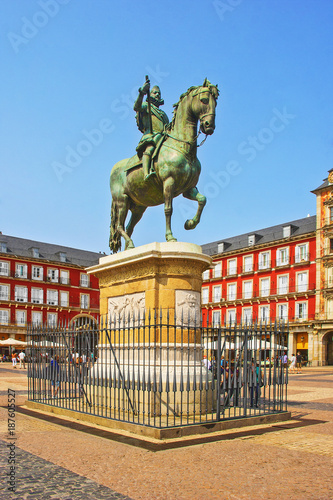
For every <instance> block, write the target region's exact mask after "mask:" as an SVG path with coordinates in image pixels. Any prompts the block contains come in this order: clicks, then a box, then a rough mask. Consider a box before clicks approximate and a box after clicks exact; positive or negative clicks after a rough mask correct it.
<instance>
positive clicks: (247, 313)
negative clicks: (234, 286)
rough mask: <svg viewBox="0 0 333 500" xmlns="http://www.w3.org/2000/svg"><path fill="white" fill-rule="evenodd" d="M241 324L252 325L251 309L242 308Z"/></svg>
mask: <svg viewBox="0 0 333 500" xmlns="http://www.w3.org/2000/svg"><path fill="white" fill-rule="evenodd" d="M243 323H252V308H251V307H244V309H243Z"/></svg>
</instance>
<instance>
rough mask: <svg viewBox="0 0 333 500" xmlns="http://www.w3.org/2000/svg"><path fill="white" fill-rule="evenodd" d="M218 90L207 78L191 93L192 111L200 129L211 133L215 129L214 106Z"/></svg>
mask: <svg viewBox="0 0 333 500" xmlns="http://www.w3.org/2000/svg"><path fill="white" fill-rule="evenodd" d="M218 95H219V90H218V88H217V85H212V84H211V83H210V82H209V80H207V78H205V81H204V83H203V85H202V86H201V87H196V88H195V90H194V91H193V93H192V97H193V101H192V112H193V114H194V115H195V117H196V118H197V119H198V120H200V130H201V132H203V133H204V134H207V135H211V134H212V133H213V132H214V130H215V108H216V104H217V98H218Z"/></svg>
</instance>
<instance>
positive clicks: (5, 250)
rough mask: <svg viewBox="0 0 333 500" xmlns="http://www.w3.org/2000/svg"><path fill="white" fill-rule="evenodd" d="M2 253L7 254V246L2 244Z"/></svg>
mask: <svg viewBox="0 0 333 500" xmlns="http://www.w3.org/2000/svg"><path fill="white" fill-rule="evenodd" d="M0 252H1V253H7V244H6V243H2V242H0Z"/></svg>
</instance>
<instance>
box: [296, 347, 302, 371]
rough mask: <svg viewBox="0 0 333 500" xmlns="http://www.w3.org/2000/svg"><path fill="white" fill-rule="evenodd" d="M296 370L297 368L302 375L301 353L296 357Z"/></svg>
mask: <svg viewBox="0 0 333 500" xmlns="http://www.w3.org/2000/svg"><path fill="white" fill-rule="evenodd" d="M296 368H297V373H302V355H301V353H300V352H299V351H298V353H297V355H296Z"/></svg>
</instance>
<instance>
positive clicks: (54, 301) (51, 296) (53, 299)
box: [46, 289, 59, 306]
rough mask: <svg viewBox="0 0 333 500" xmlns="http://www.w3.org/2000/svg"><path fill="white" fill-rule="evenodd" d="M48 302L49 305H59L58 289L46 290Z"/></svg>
mask: <svg viewBox="0 0 333 500" xmlns="http://www.w3.org/2000/svg"><path fill="white" fill-rule="evenodd" d="M46 303H47V304H48V305H49V306H57V305H58V303H59V294H58V290H50V289H48V290H46Z"/></svg>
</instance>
